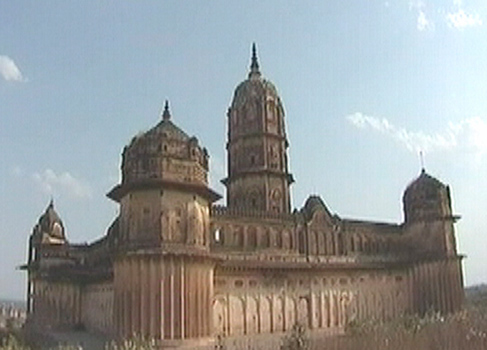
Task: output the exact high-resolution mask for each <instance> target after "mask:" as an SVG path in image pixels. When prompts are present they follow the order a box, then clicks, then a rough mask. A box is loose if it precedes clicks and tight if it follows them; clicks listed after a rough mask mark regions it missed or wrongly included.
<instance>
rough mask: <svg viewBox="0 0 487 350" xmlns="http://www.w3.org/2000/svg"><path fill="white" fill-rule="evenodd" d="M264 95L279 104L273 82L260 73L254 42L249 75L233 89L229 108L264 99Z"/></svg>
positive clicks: (236, 107)
mask: <svg viewBox="0 0 487 350" xmlns="http://www.w3.org/2000/svg"><path fill="white" fill-rule="evenodd" d="M264 97H265V98H271V99H273V100H275V101H278V103H279V105H281V102H280V99H279V95H278V93H277V89H276V87H275V86H274V84H273V83H271V82H270V81H268V80H266V79H264V78H263V77H262V75H261V73H260V70H259V63H258V60H257V50H256V47H255V44H253V45H252V59H251V65H250V72H249V76H248V78H247V79H246V80H244V81H243V82H241V83H240V84H239V85H238V86H237V88H236V89H235V93H234V96H233V100H232V104H231V108H232V109H238V108H240V107H241V106H243V105H245V104H246V103H248V102H250V101H253V100H255V99H258V100H265V99H263V98H264ZM281 107H282V106H281Z"/></svg>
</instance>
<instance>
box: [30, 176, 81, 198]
mask: <svg viewBox="0 0 487 350" xmlns="http://www.w3.org/2000/svg"><path fill="white" fill-rule="evenodd" d="M32 179H33V180H34V182H35V183H36V184H38V185H39V186H40V189H41V191H43V192H45V193H47V194H51V195H52V194H54V193H58V194H66V195H68V196H70V197H74V198H78V199H85V198H91V188H90V186H89V185H88V184H87V183H86V182H84V181H82V180H80V179H77V178H76V177H74V176H73V175H71V174H70V173H69V172H63V173H61V174H56V173H55V172H54V171H53V170H51V169H46V170H44V172H42V173H38V172H36V173H34V174H33V175H32Z"/></svg>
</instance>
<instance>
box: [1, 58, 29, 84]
mask: <svg viewBox="0 0 487 350" xmlns="http://www.w3.org/2000/svg"><path fill="white" fill-rule="evenodd" d="M0 75H1V76H2V77H3V79H5V80H6V81H25V79H24V77H23V75H22V72H21V71H20V69H19V67H17V65H16V64H15V62H14V61H13V60H12V59H11V58H10V57H8V56H2V55H0Z"/></svg>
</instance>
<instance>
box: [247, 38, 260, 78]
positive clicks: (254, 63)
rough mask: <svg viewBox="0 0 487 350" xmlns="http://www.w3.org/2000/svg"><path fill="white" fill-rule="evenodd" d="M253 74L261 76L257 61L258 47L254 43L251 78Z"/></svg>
mask: <svg viewBox="0 0 487 350" xmlns="http://www.w3.org/2000/svg"><path fill="white" fill-rule="evenodd" d="M253 74H260V71H259V61H258V59H257V47H256V45H255V43H252V59H251V63H250V73H249V76H251V75H253Z"/></svg>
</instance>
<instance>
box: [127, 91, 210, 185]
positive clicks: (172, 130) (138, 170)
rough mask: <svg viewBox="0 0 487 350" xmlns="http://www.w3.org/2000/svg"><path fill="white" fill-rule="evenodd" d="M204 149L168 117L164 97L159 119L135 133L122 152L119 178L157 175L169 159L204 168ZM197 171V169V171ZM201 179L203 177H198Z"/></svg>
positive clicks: (205, 158)
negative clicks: (141, 131) (150, 126)
mask: <svg viewBox="0 0 487 350" xmlns="http://www.w3.org/2000/svg"><path fill="white" fill-rule="evenodd" d="M208 158H209V157H208V152H207V150H206V149H205V148H201V147H200V146H199V144H198V139H197V138H196V137H189V136H188V134H186V133H185V132H184V131H183V130H181V129H180V128H179V127H178V126H177V125H175V124H174V123H173V122H172V120H171V114H170V112H169V104H168V102H167V101H166V104H165V107H164V112H163V114H162V120H161V121H160V122H159V123H158V124H157V125H156V126H155V127H153V128H152V129H150V130H148V131H146V132H144V133H141V134H139V135H136V136H135V137H134V138H133V139H132V140H131V142H130V144H129V145H128V146H127V147H125V149H124V151H123V155H122V182H130V181H135V180H140V179H147V178H161V177H163V176H164V175H163V173H164V172H165V173H166V174H168V172H167V170H168V167H171V165H170V164H168V161H169V160H170V159H172V160H174V161H178V162H181V161H183V162H186V161H190V162H195V163H197V164H198V165H199V166H201V167H202V168H203V170H204V171H208ZM198 173H201V172H198ZM202 181H203V182H205V181H206V178H205V179H202Z"/></svg>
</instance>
